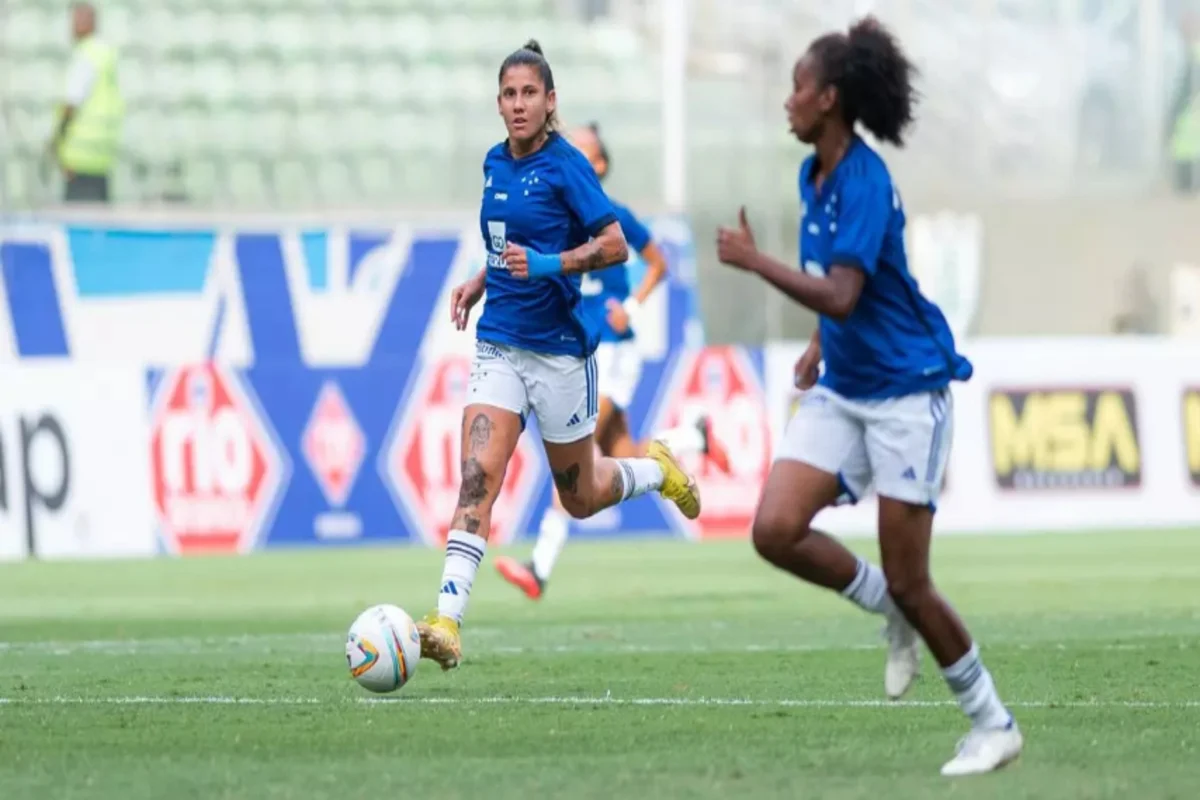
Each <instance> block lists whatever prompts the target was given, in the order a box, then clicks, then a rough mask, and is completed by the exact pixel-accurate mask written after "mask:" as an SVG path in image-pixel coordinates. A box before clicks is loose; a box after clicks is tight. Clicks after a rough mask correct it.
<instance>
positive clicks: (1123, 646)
mask: <svg viewBox="0 0 1200 800" xmlns="http://www.w3.org/2000/svg"><path fill="white" fill-rule="evenodd" d="M1176 635H1177V634H1176V633H1164V634H1161V636H1164V637H1171V636H1176ZM503 638H504V637H502V636H500V635H499V634H498V633H496V634H494V635H490V636H487V637H485V638H484V639H483V640H482V641H478V642H475V643H473V644H472V652H474V653H476V654H482V655H499V656H509V655H512V656H520V655H539V654H543V655H546V654H548V655H555V654H563V655H570V654H573V653H579V654H596V653H631V654H639V653H644V654H672V653H677V654H694V655H708V654H714V655H715V654H720V653H731V654H739V653H827V652H854V651H871V650H880V649H882V648H883V644H882V642H881V643H879V644H868V643H846V644H833V643H815V644H804V643H781V642H776V643H750V644H730V645H721V644H708V643H704V644H694V645H687V644H682V643H679V644H638V643H632V642H621V641H612V640H607V639H595V640H590V641H584V642H579V641H575V642H567V643H563V644H529V645H504V644H499V643H493V642H496V640H497V639H499V640H502V639H503ZM340 640H341V637H340V635H339V634H336V633H329V634H310V633H302V634H262V635H242V636H214V637H178V638H159V639H97V640H90V641H89V640H84V641H61V640H60V641H24V642H0V653H14V654H22V655H34V656H39V655H46V656H71V655H104V656H127V655H135V654H137V655H154V654H161V655H192V656H202V655H215V654H221V653H226V652H232V653H234V654H247V655H250V654H254V655H257V654H263V653H278V652H297V653H309V652H314V651H316V650H320V649H331V648H337V647H338V646H339V643H340ZM991 641H992V643H994V644H1000V645H1005V646H1015V647H1017V648H1018V649H1020V650H1026V651H1033V650H1074V649H1089V650H1090V649H1099V650H1105V651H1140V650H1146V649H1149V647H1150V645H1146V644H1143V643H1140V642H1127V643H1108V644H1100V645H1098V646H1097V645H1094V644H1089V643H1088V642H1087V641H1081V642H1079V643H1065V642H1056V641H1043V642H1012V641H1010V640H1007V639H993V640H991ZM1155 646H1160V645H1155ZM1166 646H1167V647H1170V646H1171V645H1166ZM1174 647H1175V648H1177V649H1180V650H1188V649H1191V648H1192V647H1193V645H1192V644H1191V643H1190V642H1186V641H1182V640H1181V641H1179V642H1177V643H1176V644H1175V645H1174Z"/></svg>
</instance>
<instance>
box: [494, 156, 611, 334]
mask: <svg viewBox="0 0 1200 800" xmlns="http://www.w3.org/2000/svg"><path fill="white" fill-rule="evenodd" d="M483 176H484V180H483V203H482V205H481V207H480V211H479V229H480V232H481V233H482V234H483V241H484V243H485V245H486V246H487V251H488V258H487V267H488V269H487V301H486V303H485V304H484V307H483V314H482V316H480V318H479V325H478V326H477V328H476V335H477V337H478V338H479V339H481V340H483V341H487V342H494V343H496V344H506V345H510V346H512V347H519V348H521V349H523V350H531V351H533V352H535V353H546V354H549V355H573V356H580V357H586V356H588V355H591V353H592V352H593V351H594V350H595V349H596V343H597V341H598V339H599V330H598V329H597V327H596V325H595V324H594V323H593V322H591V321H590V320H589V319H588V317H587V316H586V315H585V314H584V313H583V308H582V303H581V295H580V288H579V287H580V278H579V276H578V275H556V276H553V277H548V278H530V279H528V280H522V279H519V278H514V277H513V276H512V275H511V274H509V272H508V269H507V268H506V267H505V265H504V263H503V259H502V258H501V254H502V253H503V252H504V247H505V245H506V243H508V242H512V243H513V244H516V245H520V246H522V247H527V248H531V249H533V250H536V251H537V252H539V253H545V254H557V253H563V252H565V251H567V250H573V249H575V248H576V247H579V246H580V245H582V244H585V243H586V242H587V241H588V240H589V239H590V238H592V237H593V236H595V235H596V234H598V233H600V231H601V230H603V229H604V228H606V227H607V226H609V225H611V224H612V223H613V222H616V221H617V215H616V212H615V211H614V210H613V206H612V203H611V202H610V201H609V199H608V196H607V195H606V194H605V193H604V190H603V189H601V188H600V181H599V180H598V179H597V178H596V173H595V172H594V171H593V170H592V166H591V164H589V163H588V161H587V159H586V158H585V157H584V156H583V154H582V153H580V152H579V151H578V150H576V149H575V148H574V147H573V146H572V145H571V144H570V143H568V142H567V141H566V140H565V139H563V138H562V137H561V136H560V135H558V134H557V133H551V134H550V138H549V139H548V140H547V141H546V143H545V144H544V145H543V146H542V148H541V149H540V150H538V151H537V152H535V153H532V154H530V155H528V156H525V157H524V158H519V159H517V158H513V156H512V154H511V153H510V152H509V150H508V144H507V142H501V143H500V144H498V145H496V146H495V147H493V148H492V149H491V150H490V151H488V154H487V157H486V158H485V159H484V161H483Z"/></svg>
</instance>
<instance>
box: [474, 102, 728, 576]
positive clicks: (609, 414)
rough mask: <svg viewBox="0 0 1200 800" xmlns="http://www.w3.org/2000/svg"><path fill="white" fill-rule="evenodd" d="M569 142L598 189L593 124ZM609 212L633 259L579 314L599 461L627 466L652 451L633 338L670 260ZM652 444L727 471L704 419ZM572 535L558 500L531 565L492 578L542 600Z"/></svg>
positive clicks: (602, 160) (589, 279)
mask: <svg viewBox="0 0 1200 800" xmlns="http://www.w3.org/2000/svg"><path fill="white" fill-rule="evenodd" d="M570 141H571V143H572V144H574V145H575V147H577V148H578V149H579V151H580V152H582V153H583V154H584V155H585V156H586V157H587V160H588V161H589V162H590V163H591V165H592V169H593V170H595V172H596V176H597V177H598V178H599V179H600V182H601V183H603V182H604V180H605V179H606V178H607V177H608V174H609V170H610V169H611V168H612V161H611V159H610V158H609V154H608V148H607V147H606V146H605V144H604V140H603V138H601V136H600V127H599V125H598V124H597V123H594V122H593V123H591V124H589V125H586V126H584V127H581V128H576V129H575V130H573V131H571V133H570ZM613 209H614V210H615V211H616V214H617V221H618V222H620V223H621V231H622V232H623V233H624V234H625V241H626V242H627V243H628V245H629V249H630V250H631V253H630V259H629V260H628V261H627V262H625V264H621V265H617V266H613V267H609V268H607V269H601V270H596V271H595V272H589V273H586V274H585V275H584V276H583V279H582V283H581V287H580V289H581V291H582V293H583V309H584V312H585V313H587V314H588V315H589V317H590V318H591V319H592V320H593V321H594V323H595V324H597V325H598V326H599V328H600V344H599V345H598V346H597V347H596V367H597V370H598V372H599V378H600V413H599V415H598V416H597V418H596V446H597V448H598V450H599V452H600V454H601V455H604V456H611V457H613V458H632V457H637V456H644V455H645V454H646V452H647V448H648V446H649V442H639V441H635V440H634V438H633V434H632V433H631V432H630V426H629V419H628V416H627V410H628V409H629V406H630V404H631V403H632V402H633V394H634V392H635V391H636V390H637V385H638V380H639V379H640V377H641V372H642V357H641V354H640V352H639V351H638V345H637V342H636V341H635V339H634V336H635V335H636V333H637V325H638V321H639V319H640V317H641V313H640V312H641V309H642V306H643V305H644V304H645V302H646V299H647V298H649V297H650V293H651V292H653V291H654V289H655V288H656V287H657V286H658V285H659V284H660V283H662V281H663V278H664V277H666V274H667V260H666V258H665V257H664V256H663V253H662V250H660V249H659V247H658V245H657V244H655V243H654V239H653V237H652V235H651V233H650V230H649V228H647V227H646V225H645V224H643V223H642V221H641V220H640V219H638V218H637V216H636V215H635V214H634V213H633V212H632V211H630V210H629V208H628V207H627V206H625V205H623V204H621V203H618V202H616V201H613ZM635 254H636V255H635ZM639 256H640V258H641V259H642V261H643V262H645V266H646V269H645V275H644V276H643V277H642V280H641V283H640V284H639V285H638V287H637V289H636V290H632V291H631V287H630V273H631V271H632V270H631V267H632V266H633V265H634V264H636V259H637V257H639ZM654 438H655V439H659V440H661V441H663V442H666V444H667V446H668V447H669V448H670V449H671V451H672V452H674V453H675V454H676V455H689V454H702V455H705V456H708V457H709V458H711V459H712V460H713V463H715V464H716V465H717V466H718V467H719V468H720V469H722V470H726V471H728V469H729V459H728V456H727V455H726V453H725V450H724V448H723V447H721V445H720V443H719V442H717V440H716V437H715V436H714V435H713V432H712V424H711V421H710V419H709V417H708V415H706V414H701V415H698V416H697V417H696V418H695V419H694V420H692V421H690V422H688V423H685V424H684V425H680V426H677V427H675V428H671V429H669V430H665V431H662V432H661V433H658V434H655V436H654ZM569 530H570V522H569V518H568V516H567V514H566V512H565V511H563V509H562V503H561V501H560V500H559V499H558V495H557V493H555V495H554V502H553V505H551V507H550V508H548V509H546V513H545V515H544V516H543V517H542V524H541V526H540V527H539V528H538V536H537V541H536V543H535V544H534V546H533V554H532V556H531V557H530V560H529V561H528V562H525V563H522V562H520V561H518V560H516V559H513V558H508V557H506V556H499V557H497V558H496V561H495V564H496V570H497V571H498V572H499V573H500V574H501V575H502V576H503V577H504V579H505V580H507V581H508V582H509V583H511V584H513V585H514V586H516V587H517V588H519V589H520V590H521V591H523V592H524V593H525V594H526V595H527V596H528V597H530V598H531V599H533V600H537V599H540V598H541V596H542V593H543V592H544V591H545V589H546V582H547V581H548V580H549V579H550V573H551V572H552V571H553V570H554V565H555V563H556V562H557V561H558V557H559V555H560V554H561V553H562V549H563V547H564V546H565V545H566V543H567V537H568V535H569Z"/></svg>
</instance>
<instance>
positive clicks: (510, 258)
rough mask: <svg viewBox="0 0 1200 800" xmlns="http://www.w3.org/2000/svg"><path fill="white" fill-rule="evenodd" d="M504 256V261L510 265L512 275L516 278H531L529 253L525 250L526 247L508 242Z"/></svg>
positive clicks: (509, 270) (509, 269)
mask: <svg viewBox="0 0 1200 800" xmlns="http://www.w3.org/2000/svg"><path fill="white" fill-rule="evenodd" d="M502 257H503V258H504V263H505V264H507V265H508V272H509V274H510V275H512V276H513V277H514V278H521V279H522V280H529V255H528V254H527V253H526V252H525V248H524V247H521V246H520V245H519V244H513V243H512V242H508V243H507V244H505V246H504V253H503V254H502Z"/></svg>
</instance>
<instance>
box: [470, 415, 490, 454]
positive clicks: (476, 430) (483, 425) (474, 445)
mask: <svg viewBox="0 0 1200 800" xmlns="http://www.w3.org/2000/svg"><path fill="white" fill-rule="evenodd" d="M492 427H493V425H492V421H491V420H490V419H488V418H487V416H485V415H484V414H476V415H475V419H473V420H471V429H470V431H469V432H468V434H467V438H468V440H469V441H468V447H469V451H468V452H470V454H471V455H476V454H478V453H479V451H481V450H483V448H485V447H487V443H488V441H489V440H490V439H491V438H492Z"/></svg>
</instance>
